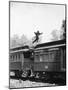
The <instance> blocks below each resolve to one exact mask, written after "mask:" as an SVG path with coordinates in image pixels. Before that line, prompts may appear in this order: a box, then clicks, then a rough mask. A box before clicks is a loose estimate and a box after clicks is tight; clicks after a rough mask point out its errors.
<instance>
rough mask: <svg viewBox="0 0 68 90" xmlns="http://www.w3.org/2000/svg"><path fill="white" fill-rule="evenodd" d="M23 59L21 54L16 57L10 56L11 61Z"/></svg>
mask: <svg viewBox="0 0 68 90" xmlns="http://www.w3.org/2000/svg"><path fill="white" fill-rule="evenodd" d="M20 59H21V55H20V54H15V55H11V56H10V60H11V61H19V60H20Z"/></svg>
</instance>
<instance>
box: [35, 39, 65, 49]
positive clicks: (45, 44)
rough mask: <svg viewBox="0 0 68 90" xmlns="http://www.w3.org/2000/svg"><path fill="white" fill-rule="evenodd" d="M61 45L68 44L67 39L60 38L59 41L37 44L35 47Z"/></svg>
mask: <svg viewBox="0 0 68 90" xmlns="http://www.w3.org/2000/svg"><path fill="white" fill-rule="evenodd" d="M61 45H62V46H63V45H66V41H65V40H58V41H53V42H47V43H42V44H38V45H36V46H35V49H36V48H42V47H50V46H61Z"/></svg>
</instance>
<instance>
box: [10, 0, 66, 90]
mask: <svg viewBox="0 0 68 90" xmlns="http://www.w3.org/2000/svg"><path fill="white" fill-rule="evenodd" d="M9 29H10V30H9V88H10V89H20V88H35V87H55V86H66V4H57V3H40V2H25V1H9Z"/></svg>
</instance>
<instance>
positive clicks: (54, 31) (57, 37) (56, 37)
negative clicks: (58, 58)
mask: <svg viewBox="0 0 68 90" xmlns="http://www.w3.org/2000/svg"><path fill="white" fill-rule="evenodd" d="M51 35H52V38H51V40H52V41H57V40H59V36H58V31H57V30H53V31H52V32H51Z"/></svg>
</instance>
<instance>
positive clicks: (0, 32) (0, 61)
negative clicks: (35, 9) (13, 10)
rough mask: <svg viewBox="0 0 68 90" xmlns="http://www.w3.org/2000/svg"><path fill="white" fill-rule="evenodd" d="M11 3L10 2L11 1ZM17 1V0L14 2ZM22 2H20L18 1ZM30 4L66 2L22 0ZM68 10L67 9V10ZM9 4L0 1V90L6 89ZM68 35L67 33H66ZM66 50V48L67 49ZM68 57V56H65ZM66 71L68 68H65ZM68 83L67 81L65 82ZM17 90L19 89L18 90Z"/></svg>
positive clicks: (64, 1) (67, 1) (64, 0)
mask: <svg viewBox="0 0 68 90" xmlns="http://www.w3.org/2000/svg"><path fill="white" fill-rule="evenodd" d="M11 1H12V0H11ZM15 1H17V0H15ZM18 1H22V0H18ZM23 1H30V2H43V3H58V4H61V3H62V4H67V5H68V0H23ZM67 10H68V9H67ZM8 11H9V3H8V0H0V42H1V43H0V90H7V89H8V87H9V86H8V81H9V80H8V79H9V78H8V77H9V76H8V74H9V72H8V70H9V68H8V67H9V63H8V62H9V59H8V57H9V54H8V53H9V50H8V48H9V38H8V37H9V13H8ZM67 15H68V14H67ZM67 34H68V32H67ZM67 49H68V48H67ZM67 56H68V55H67ZM67 70H68V68H67ZM67 81H68V80H67ZM67 88H68V84H67V86H60V87H59V86H58V87H39V88H28V89H29V90H30V89H31V90H33V89H35V90H41V89H43V90H45V89H47V90H58V89H61V90H65V89H67ZM18 90H19V89H18Z"/></svg>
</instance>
